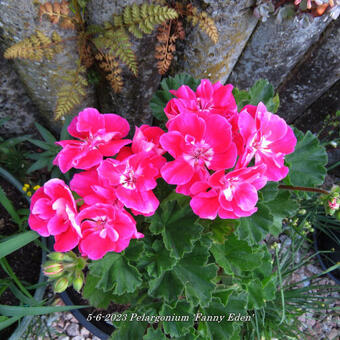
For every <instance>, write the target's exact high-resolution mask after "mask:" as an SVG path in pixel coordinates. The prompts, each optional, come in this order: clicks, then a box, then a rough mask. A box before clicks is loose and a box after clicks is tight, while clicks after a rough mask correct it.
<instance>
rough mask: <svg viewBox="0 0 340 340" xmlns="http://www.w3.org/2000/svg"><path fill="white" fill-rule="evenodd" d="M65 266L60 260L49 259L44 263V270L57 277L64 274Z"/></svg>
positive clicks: (46, 273)
mask: <svg viewBox="0 0 340 340" xmlns="http://www.w3.org/2000/svg"><path fill="white" fill-rule="evenodd" d="M63 271H64V266H63V265H62V264H61V263H58V262H50V261H47V262H46V263H45V264H44V267H43V272H44V274H45V275H46V276H48V277H50V278H57V277H59V276H61V275H62V274H63Z"/></svg>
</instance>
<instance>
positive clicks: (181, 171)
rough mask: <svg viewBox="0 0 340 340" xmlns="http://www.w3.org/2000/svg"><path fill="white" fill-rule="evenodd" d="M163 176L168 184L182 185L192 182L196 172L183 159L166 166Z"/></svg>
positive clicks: (162, 171)
mask: <svg viewBox="0 0 340 340" xmlns="http://www.w3.org/2000/svg"><path fill="white" fill-rule="evenodd" d="M161 174H162V177H163V178H164V180H165V181H166V182H167V183H169V184H179V185H181V184H186V183H188V182H189V181H190V180H191V178H192V176H193V175H194V170H193V168H192V167H191V166H190V165H189V164H188V163H187V162H186V161H184V160H183V158H177V159H175V160H174V161H172V162H168V163H166V164H164V165H163V167H162V169H161Z"/></svg>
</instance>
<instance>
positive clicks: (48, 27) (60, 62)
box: [0, 0, 94, 130]
mask: <svg viewBox="0 0 340 340" xmlns="http://www.w3.org/2000/svg"><path fill="white" fill-rule="evenodd" d="M44 2H46V1H41V3H44ZM0 29H1V31H2V37H3V41H4V48H7V47H9V46H10V45H12V44H13V43H16V42H18V41H20V40H22V39H24V38H26V37H28V36H30V35H31V34H33V33H34V32H35V30H36V29H39V30H40V31H42V32H43V33H45V34H46V35H48V36H50V35H51V34H52V32H53V31H57V32H58V33H59V34H60V36H61V37H62V38H65V39H68V38H71V37H72V36H75V31H70V30H62V29H60V28H59V27H58V26H57V25H53V24H52V23H50V22H49V21H48V20H45V19H43V20H42V21H41V22H40V21H39V19H38V8H37V7H36V6H34V4H33V1H26V0H18V1H11V0H2V1H1V2H0ZM77 59H78V53H77V44H75V43H74V40H69V41H67V42H66V43H65V47H64V50H63V52H61V53H59V54H57V55H56V56H55V57H54V58H53V60H52V61H47V60H43V61H41V62H37V61H28V60H22V59H20V60H19V59H16V60H15V61H14V66H15V68H16V70H17V72H18V74H19V76H20V78H21V80H22V81H23V83H24V84H25V86H26V87H27V90H28V92H29V95H30V96H31V98H32V99H33V101H34V103H35V104H36V106H37V107H38V108H39V112H40V114H41V115H42V117H44V118H45V120H47V121H49V122H51V126H52V127H53V128H54V129H56V130H58V129H60V127H61V123H60V122H59V123H56V122H53V116H54V114H53V112H54V109H55V106H56V98H57V97H56V95H57V92H58V90H59V89H60V87H61V85H62V84H63V83H64V80H63V79H62V78H61V76H62V75H64V74H65V73H66V71H68V70H74V69H75V68H76V61H77ZM18 99H19V97H18ZM93 103H94V97H93V90H91V89H89V92H88V93H87V96H86V97H85V98H84V100H83V102H82V104H81V105H79V106H78V107H76V108H75V109H74V110H73V113H74V114H76V113H78V112H79V110H80V109H81V108H84V107H86V106H93Z"/></svg>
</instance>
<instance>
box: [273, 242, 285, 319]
mask: <svg viewBox="0 0 340 340" xmlns="http://www.w3.org/2000/svg"><path fill="white" fill-rule="evenodd" d="M275 258H276V263H277V273H278V276H279V283H280V295H281V304H282V318H281V321H280V325H281V324H282V322H283V321H284V320H285V318H286V308H285V296H284V292H283V287H282V276H281V267H280V261H279V253H278V249H277V248H275Z"/></svg>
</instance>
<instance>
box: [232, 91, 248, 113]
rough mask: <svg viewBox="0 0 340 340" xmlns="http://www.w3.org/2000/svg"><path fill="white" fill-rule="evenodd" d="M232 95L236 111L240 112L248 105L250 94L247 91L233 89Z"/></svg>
mask: <svg viewBox="0 0 340 340" xmlns="http://www.w3.org/2000/svg"><path fill="white" fill-rule="evenodd" d="M233 95H234V98H235V101H236V105H237V109H238V111H241V110H242V109H243V108H244V107H245V106H246V105H247V104H249V103H250V99H251V97H250V94H249V93H248V91H244V90H239V89H237V88H236V87H235V88H234V89H233Z"/></svg>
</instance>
